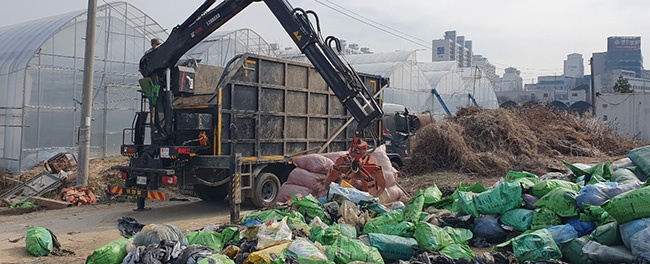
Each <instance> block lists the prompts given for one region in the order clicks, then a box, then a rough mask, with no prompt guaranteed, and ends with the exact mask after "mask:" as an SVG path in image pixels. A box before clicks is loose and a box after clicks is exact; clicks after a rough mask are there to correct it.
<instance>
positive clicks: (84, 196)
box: [58, 187, 97, 206]
mask: <svg viewBox="0 0 650 264" xmlns="http://www.w3.org/2000/svg"><path fill="white" fill-rule="evenodd" d="M94 191H95V188H93V187H70V188H63V189H62V190H61V193H60V194H59V196H58V199H59V200H61V201H65V202H68V203H71V204H73V205H76V206H82V205H88V204H95V203H96V202H97V196H96V195H95V194H94V193H93V192H94Z"/></svg>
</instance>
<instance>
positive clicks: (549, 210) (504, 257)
mask: <svg viewBox="0 0 650 264" xmlns="http://www.w3.org/2000/svg"><path fill="white" fill-rule="evenodd" d="M627 157H628V158H625V159H622V160H618V161H615V162H614V163H611V162H603V163H599V164H595V165H585V164H579V163H574V164H572V163H567V162H565V163H564V164H565V166H566V168H567V170H566V171H567V172H566V173H548V174H545V175H542V176H537V175H535V174H533V173H530V172H526V171H509V172H507V173H506V174H505V175H504V177H503V178H502V179H501V180H500V181H498V182H496V183H494V185H493V186H490V187H486V186H484V185H482V184H480V183H476V184H465V183H460V184H459V186H458V188H457V189H456V190H455V191H453V193H451V194H449V195H446V196H443V192H442V191H441V190H440V189H439V188H438V187H437V186H436V185H435V184H433V185H431V186H430V187H428V188H426V189H424V190H419V191H418V192H417V193H416V194H415V195H414V196H413V197H411V198H410V199H408V201H407V202H406V203H403V202H401V201H392V202H382V201H380V199H378V198H377V197H373V196H371V195H370V194H368V193H366V192H362V191H360V190H357V189H355V188H354V187H352V185H350V184H348V183H346V182H344V181H343V182H341V184H338V183H331V184H330V186H328V188H327V191H326V192H322V194H323V195H324V196H323V197H318V196H314V195H313V194H312V193H308V194H306V195H301V194H294V195H291V198H289V199H288V200H286V202H282V203H279V204H278V205H277V206H276V207H274V208H270V209H264V210H259V211H256V212H253V213H250V214H247V215H245V216H243V217H242V219H241V220H240V222H239V223H237V224H236V225H223V226H215V225H209V226H206V227H205V228H203V229H201V230H194V231H188V232H185V233H183V232H181V231H180V230H179V229H178V228H177V227H175V226H173V225H169V224H149V225H143V224H140V223H138V222H137V221H136V220H135V219H133V218H123V219H120V222H119V224H118V227H119V229H120V231H121V233H122V234H123V236H124V238H122V239H119V240H116V241H113V242H111V243H109V244H107V245H105V246H103V247H101V248H98V249H97V250H95V251H94V252H93V253H92V254H91V255H90V256H88V259H87V262H86V263H238V264H239V263H246V264H248V263H323V264H326V263H327V264H330V263H336V264H340V263H519V262H520V263H566V262H569V263H644V262H650V186H648V185H650V184H649V183H648V182H646V180H647V178H648V176H649V175H650V146H646V147H641V148H637V149H633V150H631V151H629V152H628V153H627ZM477 248H489V250H487V251H489V252H485V250H482V251H483V252H485V253H481V254H476V253H475V252H476V251H477V250H476V249H477Z"/></svg>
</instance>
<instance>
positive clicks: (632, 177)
mask: <svg viewBox="0 0 650 264" xmlns="http://www.w3.org/2000/svg"><path fill="white" fill-rule="evenodd" d="M612 181H613V182H618V183H622V184H626V183H631V182H637V181H639V178H637V177H636V174H634V172H633V171H631V170H629V169H626V168H621V169H618V170H616V171H614V173H612Z"/></svg>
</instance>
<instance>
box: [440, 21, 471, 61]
mask: <svg viewBox="0 0 650 264" xmlns="http://www.w3.org/2000/svg"><path fill="white" fill-rule="evenodd" d="M431 45H432V48H433V49H432V56H431V60H432V61H457V62H458V67H461V68H463V67H472V57H473V55H474V54H473V53H472V41H471V40H465V36H457V35H456V31H454V30H452V31H445V37H444V39H436V40H433V41H432V42H431Z"/></svg>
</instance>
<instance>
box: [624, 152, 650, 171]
mask: <svg viewBox="0 0 650 264" xmlns="http://www.w3.org/2000/svg"><path fill="white" fill-rule="evenodd" d="M626 156H627V157H628V158H630V160H632V162H633V163H634V165H635V166H636V167H637V168H638V169H639V170H640V171H641V172H643V176H645V177H648V175H650V146H644V147H639V148H635V149H633V150H630V152H628V153H627V154H626Z"/></svg>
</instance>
